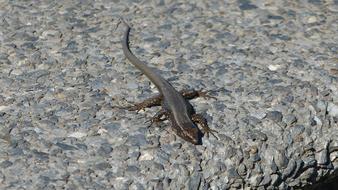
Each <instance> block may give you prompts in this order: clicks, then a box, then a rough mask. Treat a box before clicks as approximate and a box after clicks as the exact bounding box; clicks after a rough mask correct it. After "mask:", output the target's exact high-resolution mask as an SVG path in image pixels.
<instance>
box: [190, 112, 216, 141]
mask: <svg viewBox="0 0 338 190" xmlns="http://www.w3.org/2000/svg"><path fill="white" fill-rule="evenodd" d="M191 120H192V121H193V122H195V123H197V124H200V125H201V127H202V128H203V132H204V133H205V134H206V135H207V137H209V133H210V134H212V136H214V137H215V138H216V139H217V137H216V135H215V134H214V133H217V131H215V130H213V129H210V128H209V126H208V123H207V120H206V119H205V118H204V117H203V116H202V115H200V114H193V115H192V116H191Z"/></svg>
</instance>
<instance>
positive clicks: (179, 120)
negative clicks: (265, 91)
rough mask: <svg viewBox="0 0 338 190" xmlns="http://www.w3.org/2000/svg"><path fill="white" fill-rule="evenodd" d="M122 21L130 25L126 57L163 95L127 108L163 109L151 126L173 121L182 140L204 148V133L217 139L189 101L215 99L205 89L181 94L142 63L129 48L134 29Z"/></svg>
mask: <svg viewBox="0 0 338 190" xmlns="http://www.w3.org/2000/svg"><path fill="white" fill-rule="evenodd" d="M121 20H122V22H123V23H124V25H125V26H126V30H125V32H124V38H123V40H122V49H123V53H124V55H125V57H126V58H127V59H128V60H129V62H130V63H132V64H133V65H134V66H135V67H136V68H137V69H139V70H140V71H141V72H142V73H143V74H144V75H146V77H147V78H148V79H149V80H150V81H151V82H152V83H153V84H154V85H155V86H156V88H157V89H158V90H159V92H160V94H159V95H156V96H154V97H152V98H149V99H146V100H144V101H143V102H141V103H137V104H134V105H132V106H129V107H127V109H128V110H129V111H137V112H138V111H140V110H142V109H144V108H149V107H153V106H162V109H161V110H160V111H159V112H158V113H156V114H155V115H154V116H153V118H152V119H151V120H150V122H151V124H152V123H154V122H159V121H164V120H166V119H168V120H169V121H170V122H171V127H172V129H173V131H174V132H175V133H176V134H177V135H178V136H179V137H181V138H182V139H184V140H186V141H188V142H190V143H192V144H195V145H200V144H201V143H202V137H203V135H204V134H207V135H209V133H210V134H212V135H213V136H215V135H214V133H213V132H216V131H215V130H213V129H210V128H209V127H208V124H207V121H206V119H205V118H204V117H203V116H202V115H200V114H197V113H196V112H195V109H194V108H193V106H192V105H191V104H190V103H189V101H188V99H193V98H195V97H207V98H214V97H212V96H209V95H207V92H208V91H207V92H205V91H201V90H199V91H196V90H181V91H180V92H178V91H177V90H176V89H175V88H174V87H173V86H172V85H171V84H170V83H169V82H168V81H167V80H166V79H164V78H163V77H161V76H160V75H159V74H157V73H156V71H155V70H154V69H153V68H151V67H149V66H147V65H146V64H145V63H144V62H142V61H141V60H139V59H138V58H137V57H136V56H135V55H134V54H133V53H132V52H131V50H130V48H129V33H130V30H131V27H130V26H129V24H128V23H126V22H125V21H124V20H123V19H121ZM163 116H164V117H165V118H164V119H162V117H163ZM197 124H199V125H200V126H201V127H202V128H203V132H204V134H203V133H202V132H201V131H200V130H199V128H198V127H197ZM215 137H216V136H215Z"/></svg>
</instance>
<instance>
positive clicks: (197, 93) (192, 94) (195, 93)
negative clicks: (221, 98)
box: [180, 90, 217, 100]
mask: <svg viewBox="0 0 338 190" xmlns="http://www.w3.org/2000/svg"><path fill="white" fill-rule="evenodd" d="M209 92H210V91H202V90H181V91H180V93H181V94H182V96H183V97H184V98H186V99H193V98H197V97H203V98H213V99H215V100H217V98H215V97H213V96H210V95H208V93H209Z"/></svg>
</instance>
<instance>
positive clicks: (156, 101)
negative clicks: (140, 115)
mask: <svg viewBox="0 0 338 190" xmlns="http://www.w3.org/2000/svg"><path fill="white" fill-rule="evenodd" d="M162 99H163V96H162V95H161V94H159V95H156V96H154V97H151V98H148V99H146V100H144V101H143V102H139V103H135V104H134V105H131V106H126V107H118V108H122V109H127V110H129V111H136V112H139V111H140V110H144V108H150V107H153V106H160V105H161V102H162Z"/></svg>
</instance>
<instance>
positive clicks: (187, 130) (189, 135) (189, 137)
mask: <svg viewBox="0 0 338 190" xmlns="http://www.w3.org/2000/svg"><path fill="white" fill-rule="evenodd" d="M181 125H183V126H182V128H181V129H184V130H180V131H177V135H178V136H180V137H181V138H182V139H184V140H186V141H188V142H191V143H192V144H195V145H201V144H202V136H203V135H202V133H201V131H200V130H199V129H198V127H197V126H196V125H195V124H194V123H193V122H189V123H188V122H187V123H182V124H181Z"/></svg>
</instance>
